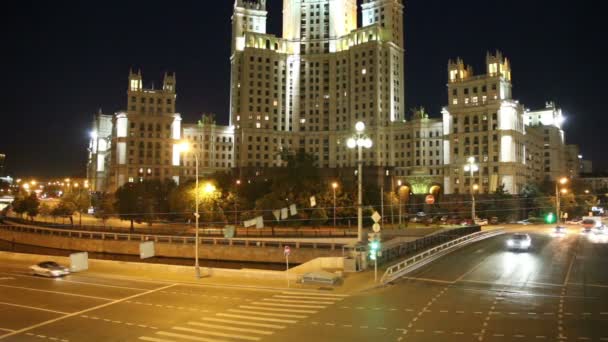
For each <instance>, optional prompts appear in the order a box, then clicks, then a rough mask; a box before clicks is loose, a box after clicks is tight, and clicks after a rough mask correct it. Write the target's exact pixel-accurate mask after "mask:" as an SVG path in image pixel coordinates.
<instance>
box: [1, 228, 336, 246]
mask: <svg viewBox="0 0 608 342" xmlns="http://www.w3.org/2000/svg"><path fill="white" fill-rule="evenodd" d="M0 230H5V231H13V232H21V233H30V234H40V235H49V236H58V237H68V238H78V239H93V240H113V241H154V242H157V243H169V244H195V242H196V238H195V237H193V236H171V235H151V234H127V233H112V232H93V231H84V230H67V229H53V228H42V227H24V226H12V225H0ZM199 244H201V245H218V246H239V247H252V248H253V247H261V248H284V247H285V246H290V247H291V248H296V249H299V248H312V249H328V250H339V249H341V248H342V246H343V245H344V244H341V243H328V242H300V241H280V240H278V241H269V240H253V239H225V238H209V237H200V238H199Z"/></svg>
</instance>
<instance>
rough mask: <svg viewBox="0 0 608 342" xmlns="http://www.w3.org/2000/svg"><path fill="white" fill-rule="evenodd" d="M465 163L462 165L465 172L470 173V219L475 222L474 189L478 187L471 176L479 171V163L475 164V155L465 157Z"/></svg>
mask: <svg viewBox="0 0 608 342" xmlns="http://www.w3.org/2000/svg"><path fill="white" fill-rule="evenodd" d="M467 163H468V164H466V165H465V166H464V171H465V172H470V173H471V219H472V220H473V224H474V223H475V191H476V190H478V189H479V185H477V184H475V182H474V181H473V177H475V172H477V171H479V165H477V164H475V157H469V159H467Z"/></svg>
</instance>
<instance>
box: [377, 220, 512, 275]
mask: <svg viewBox="0 0 608 342" xmlns="http://www.w3.org/2000/svg"><path fill="white" fill-rule="evenodd" d="M501 234H504V231H503V230H495V231H492V232H478V233H473V234H469V235H466V236H463V237H460V238H457V239H454V240H451V241H449V242H446V243H444V244H441V245H439V246H436V247H433V248H431V249H428V250H426V251H424V252H422V253H420V254H417V255H414V256H413V257H411V258H408V259H405V260H403V261H401V262H399V263H396V264H395V265H392V266H390V267H389V268H387V269H386V271H385V272H384V274H383V275H382V278H380V282H381V283H382V284H386V283H388V282H391V281H393V280H395V279H397V278H399V277H401V276H403V275H404V274H406V273H407V272H409V271H412V270H414V269H415V268H417V267H420V266H423V265H424V264H426V262H430V261H431V260H430V259H431V258H433V259H432V260H434V259H435V258H437V257H439V256H440V254H441V255H443V254H442V253H445V252H447V251H449V250H451V249H454V248H456V247H459V246H462V245H465V244H469V243H472V242H476V241H480V240H483V239H486V238H490V237H493V236H497V235H501ZM423 261H426V262H425V263H424V264H423V263H422V262H423Z"/></svg>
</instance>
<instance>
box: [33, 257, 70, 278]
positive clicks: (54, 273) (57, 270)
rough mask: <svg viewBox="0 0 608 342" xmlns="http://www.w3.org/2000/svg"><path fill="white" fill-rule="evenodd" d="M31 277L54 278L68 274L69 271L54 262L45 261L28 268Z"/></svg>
mask: <svg viewBox="0 0 608 342" xmlns="http://www.w3.org/2000/svg"><path fill="white" fill-rule="evenodd" d="M30 271H31V272H32V274H33V275H39V276H43V277H49V278H55V277H61V276H64V275H68V274H70V269H69V268H67V267H65V266H61V265H59V264H58V263H56V262H54V261H45V262H41V263H39V264H37V265H33V266H30Z"/></svg>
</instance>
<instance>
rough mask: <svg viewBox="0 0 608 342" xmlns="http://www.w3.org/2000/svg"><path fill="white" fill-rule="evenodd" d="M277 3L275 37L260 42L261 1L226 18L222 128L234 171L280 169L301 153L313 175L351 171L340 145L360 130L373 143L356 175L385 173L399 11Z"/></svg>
mask: <svg viewBox="0 0 608 342" xmlns="http://www.w3.org/2000/svg"><path fill="white" fill-rule="evenodd" d="M361 7H362V14H363V26H362V27H360V28H357V4H356V1H354V0H334V1H330V0H285V1H283V36H282V37H277V36H275V35H271V34H268V33H267V32H266V18H267V15H268V12H267V11H266V6H265V1H243V0H237V1H236V2H235V6H234V14H233V17H232V23H233V32H232V55H231V89H230V93H231V100H230V124H231V126H234V127H235V137H236V150H235V164H236V165H235V166H236V167H238V168H243V169H256V168H268V167H280V166H283V165H284V162H283V160H281V152H283V151H295V150H303V151H306V152H308V153H311V154H312V155H313V156H314V157H315V160H316V161H317V164H318V166H319V167H322V168H341V167H352V166H354V165H355V164H356V160H355V158H356V156H355V154H354V151H350V150H348V149H347V147H346V144H345V141H346V137H347V136H350V135H351V134H352V131H353V127H354V125H355V123H356V122H358V121H363V122H364V123H365V124H366V126H367V133H368V134H369V135H370V136H371V138H372V139H373V141H374V142H375V145H374V147H372V149H371V150H368V151H366V152H365V154H364V156H363V159H364V161H365V165H366V166H388V165H389V164H391V159H392V156H393V154H392V153H391V150H390V148H391V147H390V146H389V150H386V149H385V145H386V144H387V143H389V145H390V142H391V132H390V131H391V129H390V124H391V123H393V122H399V121H403V109H404V106H405V104H404V82H403V79H404V61H403V59H404V50H403V22H402V18H403V15H402V14H403V5H402V4H401V1H399V0H378V1H369V0H367V1H363V4H362V6H361Z"/></svg>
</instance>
